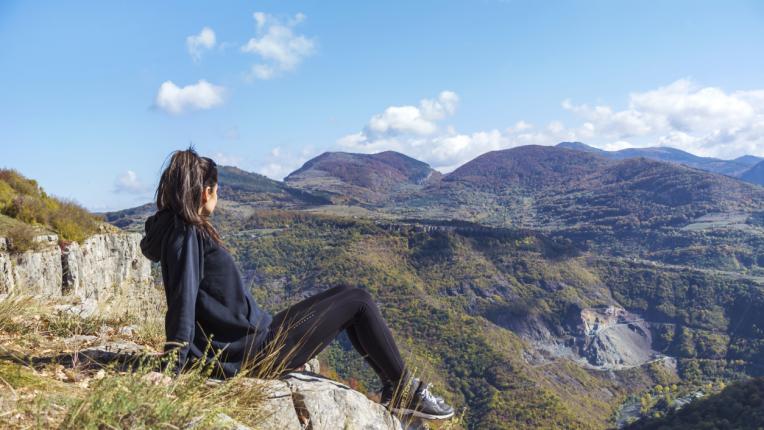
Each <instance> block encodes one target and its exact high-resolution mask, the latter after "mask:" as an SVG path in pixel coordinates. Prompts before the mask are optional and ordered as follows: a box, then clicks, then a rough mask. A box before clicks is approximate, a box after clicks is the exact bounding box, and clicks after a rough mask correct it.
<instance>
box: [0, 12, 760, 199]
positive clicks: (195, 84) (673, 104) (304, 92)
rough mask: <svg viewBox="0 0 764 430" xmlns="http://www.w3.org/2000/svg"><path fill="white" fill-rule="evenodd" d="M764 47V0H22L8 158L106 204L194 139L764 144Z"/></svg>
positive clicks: (714, 149) (268, 153) (11, 62)
mask: <svg viewBox="0 0 764 430" xmlns="http://www.w3.org/2000/svg"><path fill="white" fill-rule="evenodd" d="M762 46H764V2H757V1H749V2H745V1H737V2H735V1H725V2H718V1H714V2H710V1H655V2H649V1H643V2H625V1H579V2H573V1H550V2H541V1H514V0H510V1H489V0H477V1H419V0H418V1H401V2H394V1H385V2H318V1H300V2H297V1H295V2H287V1H278V2H277V1H234V0H231V1H225V2H211V1H210V2H202V1H187V0H186V1H161V2H141V1H132V2H103V1H92V2H84V1H67V2H60V1H33V2H30V1H27V2H22V1H13V0H3V1H1V2H0V65H1V66H2V67H0V83H1V84H0V85H1V88H2V91H1V92H0V148H1V149H0V167H12V168H15V169H17V170H19V171H20V172H21V173H22V174H24V175H26V176H28V177H31V178H34V179H36V180H38V181H39V183H40V184H41V185H42V187H43V188H44V189H45V190H46V191H47V192H49V193H51V194H53V195H56V196H59V197H63V198H68V199H74V200H76V201H77V202H79V203H81V204H83V205H84V206H85V207H87V208H88V209H91V210H93V211H104V210H115V209H123V208H128V207H133V206H136V205H139V204H142V203H145V202H148V201H151V199H152V196H153V191H154V188H155V186H156V181H157V179H158V176H159V173H160V171H161V168H162V164H163V163H164V162H165V160H166V157H167V156H168V155H169V154H170V152H171V151H173V150H175V149H184V148H185V147H187V146H188V144H189V143H193V144H194V146H195V147H196V149H197V150H198V151H199V152H200V153H201V154H202V155H207V156H211V157H213V158H215V159H216V160H217V161H218V162H219V163H221V164H232V165H237V166H239V167H241V168H243V169H245V170H250V171H256V172H260V173H263V174H266V175H268V176H270V177H273V178H276V179H281V178H283V176H285V175H286V174H288V173H289V172H290V171H291V170H294V169H295V168H297V167H299V166H300V165H301V164H302V163H303V162H304V161H306V160H307V159H309V158H311V157H313V156H315V155H318V154H320V153H321V152H323V151H326V150H343V151H352V152H377V151H381V150H386V149H393V150H398V151H401V152H403V153H405V154H408V155H411V156H413V157H415V158H418V159H421V160H423V161H426V162H429V163H430V164H431V165H433V166H434V167H436V168H438V169H440V170H442V171H444V172H445V171H449V170H451V169H453V168H454V167H455V166H457V165H459V164H461V163H463V162H465V161H468V160H469V159H471V158H474V156H476V155H479V154H481V153H483V152H486V151H488V150H493V149H501V148H508V147H512V146H517V145H522V144H530V143H536V144H556V143H557V142H559V141H562V140H580V141H583V142H586V143H589V144H592V145H595V146H599V147H602V148H608V149H617V148H622V147H628V146H650V145H671V146H675V147H679V148H682V149H685V150H689V151H691V152H694V153H697V154H701V155H709V156H719V157H722V158H734V157H737V156H739V155H743V154H745V153H749V154H755V155H762V156H764V138H762V137H761V136H764V55H761V50H762Z"/></svg>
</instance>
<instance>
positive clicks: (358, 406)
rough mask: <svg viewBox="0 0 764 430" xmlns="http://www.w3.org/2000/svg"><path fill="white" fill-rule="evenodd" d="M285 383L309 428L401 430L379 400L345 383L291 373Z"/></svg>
mask: <svg viewBox="0 0 764 430" xmlns="http://www.w3.org/2000/svg"><path fill="white" fill-rule="evenodd" d="M285 382H286V384H287V386H288V387H289V389H290V390H291V392H292V401H293V402H294V406H295V410H296V411H297V415H298V417H300V419H301V421H303V422H306V423H308V426H307V428H310V429H328V428H337V429H364V430H401V428H402V427H401V423H400V421H398V419H396V418H395V417H393V416H392V415H391V414H390V413H389V412H388V411H387V409H385V408H384V407H383V406H382V405H380V404H379V403H375V402H372V401H371V400H369V399H368V398H366V396H364V395H363V394H361V393H359V392H357V391H355V390H353V389H351V388H350V387H348V386H347V385H343V384H340V383H339V382H335V381H332V380H330V379H325V378H321V377H317V376H312V375H307V374H300V373H292V374H290V375H289V376H288V377H287V378H286V379H285Z"/></svg>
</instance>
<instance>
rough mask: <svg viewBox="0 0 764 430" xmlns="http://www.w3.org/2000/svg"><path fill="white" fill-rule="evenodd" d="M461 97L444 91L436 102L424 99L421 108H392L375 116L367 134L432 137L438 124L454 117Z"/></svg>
mask: <svg viewBox="0 0 764 430" xmlns="http://www.w3.org/2000/svg"><path fill="white" fill-rule="evenodd" d="M458 102H459V96H457V95H456V93H454V92H453V91H443V92H441V93H440V95H438V98H437V99H435V100H430V99H423V100H421V101H420V102H419V106H411V105H408V106H390V107H388V108H387V109H385V110H384V112H382V113H380V114H377V115H374V116H373V117H371V119H370V120H369V124H368V125H367V126H366V133H367V134H374V135H383V134H387V135H394V134H400V133H412V134H418V135H430V134H433V133H435V132H436V131H437V130H438V126H437V124H436V122H437V121H438V120H441V119H443V118H445V117H446V116H450V115H453V114H454V112H455V111H456V105H457V104H458Z"/></svg>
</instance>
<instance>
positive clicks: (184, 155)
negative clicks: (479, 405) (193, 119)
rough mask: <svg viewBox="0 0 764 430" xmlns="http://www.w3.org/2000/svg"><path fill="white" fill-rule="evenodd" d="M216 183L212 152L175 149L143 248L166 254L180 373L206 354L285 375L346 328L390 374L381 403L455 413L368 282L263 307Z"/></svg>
mask: <svg viewBox="0 0 764 430" xmlns="http://www.w3.org/2000/svg"><path fill="white" fill-rule="evenodd" d="M217 182H218V172H217V166H216V164H215V162H214V161H213V160H212V159H210V158H207V157H200V156H199V155H198V154H197V153H196V151H194V149H193V148H191V147H189V149H187V150H185V151H175V152H173V154H172V158H171V160H170V163H169V165H168V166H167V167H166V168H165V170H164V171H163V172H162V176H161V178H160V181H159V186H158V187H157V190H156V204H157V209H158V211H157V212H156V213H155V214H154V215H152V216H150V217H149V218H148V219H147V220H146V223H145V228H146V235H145V236H144V238H143V239H142V240H141V250H142V252H143V254H144V255H145V256H146V257H147V258H149V259H150V260H152V261H155V262H156V261H161V266H162V281H163V283H164V288H165V294H166V297H167V314H166V315H165V334H166V337H167V342H166V343H165V348H164V349H165V352H177V354H178V359H177V362H176V363H175V364H174V370H175V371H176V373H177V372H180V371H181V370H183V369H184V368H187V367H188V365H189V364H191V363H193V362H194V361H196V360H198V359H200V358H202V357H203V356H204V357H205V360H207V361H212V359H213V358H214V362H215V363H216V364H217V370H218V373H217V374H218V375H222V376H223V377H230V376H233V375H235V374H236V373H238V372H239V371H240V370H241V369H242V368H243V367H245V368H248V367H250V365H253V366H252V367H255V366H257V364H258V363H259V362H261V361H263V359H264V357H265V356H266V355H269V358H268V359H269V360H272V361H273V362H275V363H276V366H277V367H279V368H282V369H283V371H282V372H280V374H284V373H286V372H289V371H291V370H294V369H297V368H299V367H301V366H302V365H303V364H305V363H306V362H307V361H308V360H309V359H310V358H311V357H313V356H315V355H316V354H318V353H319V352H320V351H321V350H323V349H324V348H325V347H326V346H327V345H328V344H329V343H330V342H331V341H332V340H333V339H334V338H335V337H336V336H337V335H338V334H339V333H340V332H341V331H342V330H345V331H346V332H347V335H348V337H349V338H350V341H351V342H352V344H353V347H354V348H355V349H356V350H357V351H358V352H359V353H360V354H361V356H363V358H364V359H365V360H366V362H367V363H368V364H369V365H370V366H371V368H372V369H373V370H374V371H375V372H376V373H377V375H378V376H379V377H380V379H381V380H382V386H383V389H382V396H381V403H382V404H384V405H385V406H386V407H387V408H388V409H390V410H391V411H393V412H396V413H400V414H411V415H414V416H417V417H421V418H426V419H445V418H449V417H451V416H452V415H453V413H454V411H453V408H451V407H450V406H449V405H447V404H446V403H445V402H444V401H443V399H441V398H440V397H436V396H434V395H432V393H431V392H430V391H429V386H430V384H425V383H423V382H422V381H420V380H419V379H418V378H413V377H412V375H411V373H410V372H409V371H408V370H407V369H406V367H405V365H404V363H403V359H402V358H401V355H400V352H399V351H398V348H397V346H396V344H395V341H394V340H393V337H392V334H391V333H390V329H389V328H388V327H387V324H386V322H385V320H384V319H383V317H382V314H381V313H380V311H379V308H378V307H377V305H376V303H374V301H373V299H372V298H371V296H370V295H369V293H368V291H366V290H365V289H362V288H359V287H353V286H349V285H338V286H335V287H333V288H329V289H327V290H326V291H323V292H321V293H319V294H316V295H314V296H312V297H309V298H307V299H305V300H303V301H301V302H299V303H297V304H295V305H293V306H290V307H288V308H286V309H284V310H282V311H281V312H279V313H277V314H275V315H270V314H269V313H268V312H267V311H265V310H263V309H262V308H260V307H259V306H258V305H257V303H256V302H255V300H254V298H253V297H252V294H251V293H250V291H249V290H248V289H247V288H245V286H244V283H243V281H242V278H241V275H240V273H239V271H238V268H237V267H236V264H235V262H234V260H233V258H232V257H231V255H230V254H229V252H228V251H227V250H226V248H225V246H224V245H223V243H222V241H221V238H220V236H219V235H218V233H217V231H216V230H215V228H214V227H213V226H212V224H210V221H209V216H210V215H211V214H212V212H213V211H214V210H215V205H216V204H217V189H218V183H217ZM208 346H210V347H211V348H208ZM205 352H206V355H205ZM397 393H408V395H405V396H400V395H397ZM394 394H396V395H394Z"/></svg>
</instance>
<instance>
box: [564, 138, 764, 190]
mask: <svg viewBox="0 0 764 430" xmlns="http://www.w3.org/2000/svg"><path fill="white" fill-rule="evenodd" d="M557 146H558V147H561V148H567V149H574V150H577V151H583V152H591V153H596V154H599V155H602V156H603V157H607V158H612V159H616V160H622V159H625V158H635V157H645V158H649V159H651V160H660V161H667V162H670V163H677V164H683V165H685V166H690V167H694V168H696V169H701V170H706V171H709V172H714V173H721V174H724V175H728V176H733V177H736V178H742V177H743V175H744V173H745V172H746V171H748V170H749V169H750V168H751V167H752V166H754V165H755V164H757V163H759V162H761V161H764V158H761V157H756V156H753V155H744V156H742V157H738V158H735V159H734V160H722V159H720V158H713V157H700V156H697V155H694V154H691V153H689V152H686V151H682V150H681V149H676V148H671V147H668V146H653V147H648V148H626V149H621V150H618V151H605V150H603V149H599V148H595V147H593V146H589V145H587V144H585V143H581V142H560V143H558V144H557ZM749 182H754V181H749ZM754 183H758V184H762V182H754Z"/></svg>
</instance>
